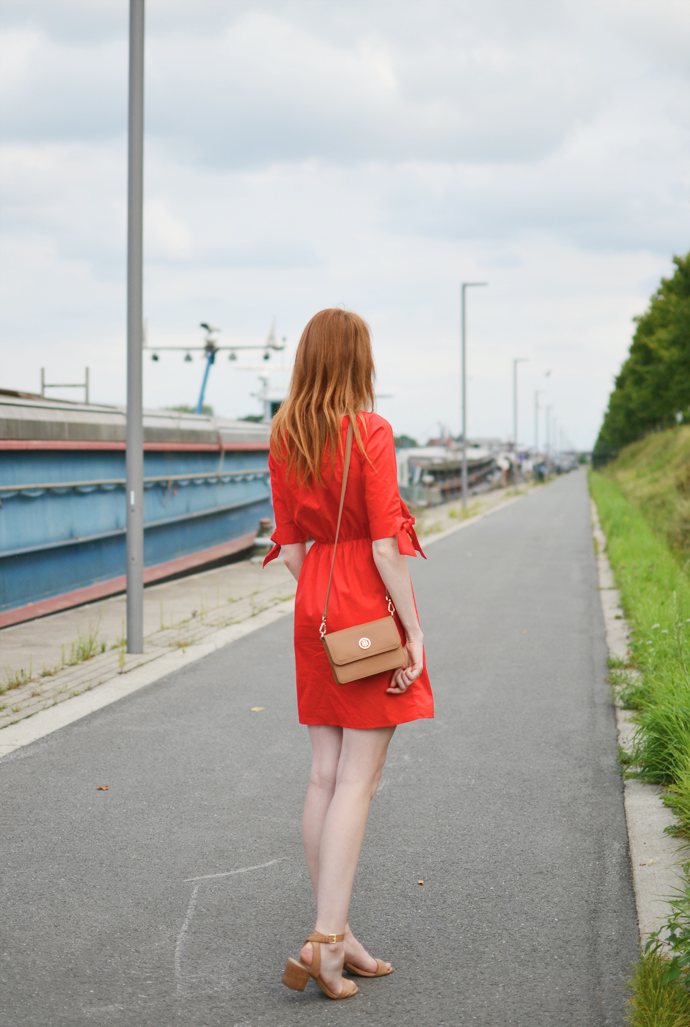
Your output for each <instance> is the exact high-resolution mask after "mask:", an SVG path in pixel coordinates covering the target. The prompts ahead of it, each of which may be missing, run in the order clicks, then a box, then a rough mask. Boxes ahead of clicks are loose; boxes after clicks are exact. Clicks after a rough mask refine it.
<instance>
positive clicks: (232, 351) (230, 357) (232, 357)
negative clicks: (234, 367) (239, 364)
mask: <svg viewBox="0 0 690 1027" xmlns="http://www.w3.org/2000/svg"><path fill="white" fill-rule="evenodd" d="M228 360H237V354H236V353H235V351H234V349H231V350H230V356H229V357H228Z"/></svg>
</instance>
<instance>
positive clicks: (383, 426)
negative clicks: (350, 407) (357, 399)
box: [359, 410, 393, 436]
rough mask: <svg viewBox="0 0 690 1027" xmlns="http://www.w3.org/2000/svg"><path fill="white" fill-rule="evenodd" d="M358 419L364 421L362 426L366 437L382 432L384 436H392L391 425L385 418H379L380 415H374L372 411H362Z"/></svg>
mask: <svg viewBox="0 0 690 1027" xmlns="http://www.w3.org/2000/svg"><path fill="white" fill-rule="evenodd" d="M359 417H360V418H362V419H363V420H364V426H365V428H366V431H367V435H368V436H371V435H373V434H374V433H379V432H382V433H383V434H385V435H392V434H393V429H392V427H391V425H390V424H389V423H388V421H387V420H386V418H385V417H381V414H375V413H374V412H373V411H372V410H363V411H362V412H361V413H360V414H359Z"/></svg>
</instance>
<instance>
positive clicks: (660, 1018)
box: [628, 952, 690, 1027]
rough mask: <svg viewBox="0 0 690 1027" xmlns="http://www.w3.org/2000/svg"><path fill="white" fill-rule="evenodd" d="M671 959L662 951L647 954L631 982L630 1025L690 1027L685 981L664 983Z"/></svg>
mask: <svg viewBox="0 0 690 1027" xmlns="http://www.w3.org/2000/svg"><path fill="white" fill-rule="evenodd" d="M666 966H667V960H666V959H664V957H663V956H662V955H661V953H659V952H648V953H647V954H645V955H643V956H642V958H641V959H640V962H639V963H638V964H637V966H636V967H635V971H634V974H633V976H632V979H631V981H630V985H631V990H632V993H633V997H632V999H631V1002H630V1012H629V1014H628V1023H629V1024H630V1027H688V1023H690V1019H688V1018H689V1017H690V994H689V993H688V991H687V989H686V988H685V987H684V986H683V984H681V983H679V982H678V981H672V982H670V983H668V984H662V983H661V981H662V978H663V975H664V971H665V969H666Z"/></svg>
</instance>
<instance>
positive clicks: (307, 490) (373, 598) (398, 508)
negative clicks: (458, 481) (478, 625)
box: [264, 413, 434, 728]
mask: <svg viewBox="0 0 690 1027" xmlns="http://www.w3.org/2000/svg"><path fill="white" fill-rule="evenodd" d="M358 423H359V426H360V431H361V434H362V441H363V443H364V445H365V448H366V451H367V456H368V457H369V460H366V459H365V458H364V457H363V455H362V453H361V451H360V449H359V446H358V445H357V442H356V440H355V441H354V442H353V445H352V457H351V460H350V472H349V476H348V480H347V489H346V492H345V506H344V508H343V519H342V522H341V525H340V535H339V537H338V549H337V553H336V558H335V569H334V571H333V584H332V586H331V596H330V600H329V604H328V631H329V632H330V631H339V630H340V629H341V628H348V627H352V626H353V625H355V624H363V623H366V622H367V621H371V620H376V619H377V618H379V617H385V616H386V615H387V613H388V604H387V602H386V587H385V585H384V583H383V581H382V579H381V575H380V574H379V572H378V570H377V568H376V564H375V563H374V557H373V554H372V548H371V541H372V539H376V538H390V537H392V536H393V535H396V536H397V538H398V549H399V550H400V552H401V553H404V554H405V555H407V556H416V553H415V549H416V550H417V551H418V552H419V553H421V554H422V556H424V554H423V553H422V550H421V547H420V545H419V542H418V540H417V536H416V534H415V531H414V527H413V524H414V518H412V517H411V516H410V513H409V510H408V509H407V507H406V506H405V504H404V503H403V501H402V499H401V498H400V493H399V491H398V482H397V468H396V460H395V445H394V443H393V431H392V429H391V426H390V425H389V424H388V422H387V421H385V420H384V419H383V417H379V415H378V414H371V413H362V414H360V415H359V421H358ZM346 434H347V418H343V425H342V440H343V446H342V448H341V449H340V450H339V453H338V456H337V458H336V462H335V468H334V472H333V473H332V474H331V471H330V460H327V461H326V463H325V465H324V467H325V470H324V478H325V483H324V485H321V486H316V487H308V486H306V485H299V484H298V483H297V482H296V481H295V479H294V476H291V478H290V480H289V481H288V480H287V477H286V464H285V463H284V462H278V461H277V460H275V459H274V457H273V456H272V455H271V457H270V458H269V467H270V469H271V485H272V488H273V509H274V511H275V518H276V530H275V532H274V533H273V536H272V539H273V541H274V542H275V543H276V545H275V546H274V548H273V549H272V550H271V552H270V553H269V554H268V556H267V557H266V560H265V561H264V565H265V564H266V563H268V562H269V561H270V560H274V559H275V558H276V557H277V556H278V554H279V552H280V547H281V546H284V545H290V544H294V543H296V542H307V541H308V539H310V538H311V539H313V540H314V544H313V545H312V546H311V548H310V549H309V552H308V553H307V556H306V559H305V561H304V564H303V565H302V570H301V572H300V576H299V583H298V585H297V596H296V600H295V663H296V669H297V704H298V708H299V720H300V724H332V725H337V726H339V727H348V728H374V727H388V726H391V725H393V724H404V723H406V722H407V721H410V720H419V719H421V718H424V717H433V715H434V700H433V696H432V694H431V684H430V682H429V675H428V674H427V670H426V661H425V664H424V670H423V671H422V674H421V675H420V677H418V678H417V680H416V681H415V682H414V683H413V684H412V685H410V687H409V688H408V689H407V691H406V692H404V693H403V694H402V695H389V694H387V692H386V689H387V688H388V687H389V685H390V680H391V676H392V671H387V672H386V673H383V674H375V675H372V677H368V678H361V679H359V680H358V681H352V682H350V683H349V684H347V685H339V684H337V683H336V682H335V680H334V679H333V674H332V672H331V667H330V664H329V662H328V658H327V656H326V653H325V650H324V648H323V643H322V642H321V638H320V637H319V625H320V623H321V617H322V614H323V606H324V601H325V598H326V587H327V585H328V572H329V569H330V562H331V557H332V554H333V542H334V540H335V528H336V524H337V520H338V507H339V505H340V490H341V486H342V480H343V453H344V445H345V436H346ZM369 461H371V463H370V462H369ZM413 547H414V548H413ZM396 622H397V625H398V629H399V631H400V635H401V638H402V639H403V640H404V632H403V629H402V626H401V624H400V620H399V619H398V617H397V614H396Z"/></svg>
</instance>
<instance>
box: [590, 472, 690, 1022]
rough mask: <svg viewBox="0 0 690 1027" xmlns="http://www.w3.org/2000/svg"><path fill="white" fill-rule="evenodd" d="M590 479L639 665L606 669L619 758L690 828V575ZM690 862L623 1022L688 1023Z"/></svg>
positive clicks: (629, 506) (637, 515) (638, 973)
mask: <svg viewBox="0 0 690 1027" xmlns="http://www.w3.org/2000/svg"><path fill="white" fill-rule="evenodd" d="M590 487H591V491H592V495H593V498H594V500H595V502H596V504H597V510H598V513H599V517H600V520H601V523H602V527H603V530H604V533H605V535H606V537H607V544H606V548H607V553H608V557H609V561H610V563H611V567H612V569H613V572H614V575H615V577H616V583H617V585H618V588H619V590H620V595H621V604H622V607H623V609H624V611H625V614H626V616H627V618H628V620H629V623H630V627H631V629H632V643H631V662H632V663H633V665H634V667H635V668H636V670H637V671H638V673H639V676H637V675H632V674H628V675H626V674H625V673H624V668H620V667H614V668H612V673H611V678H610V680H611V683H612V685H613V686H614V688H616V696H617V698H618V700H619V702H621V703H622V704H623V705H625V706H626V707H627V708H628V709H632V710H634V723H635V725H636V732H635V735H634V738H633V743H632V748H631V751H630V752H623V753H621V754H620V759H621V762H622V763H623V765H624V767H625V768H626V769H625V773H626V775H627V776H635V777H639V778H641V779H642V780H644V781H650V782H654V783H656V784H661V785H664V786H665V793H664V797H663V801H664V803H665V804H666V805H667V806H668V807H669V808H670V809H671V810H672V811H673V813H674V814H675V815H676V817H677V818H678V820H679V826H678V827H677V828H676V829H675V830H673V831H672V833H674V834H679V835H683V836H686V837H690V577H688V574H687V572H686V571H685V569H684V567H683V561H682V560H681V559H679V556H678V550H677V549H676V550H675V551H674V550H672V549H671V547H670V546H669V543H668V542H667V541H666V538H665V537H664V535H663V534H662V533H661V532H660V533H659V534H655V533H654V531H653V530H652V527H651V526H650V524H649V523H648V521H647V519H646V517H645V516H644V515H643V513H642V512H641V511H640V510H638V509H637V508H636V507H635V506H634V505H633V503H632V502H631V500H630V499H628V498H627V497H626V496H625V494H624V493H623V490H622V488H621V487H620V486H619V485H618V484H617V483H616V482H615V481H614V480H612V478H611V477H608V476H607V475H604V474H601V473H592V474H591V475H590ZM655 526H656V527H657V530H659V526H658V525H655ZM689 870H690V864H686V865H685V873H686V884H685V886H684V890H683V891H682V892H681V893H679V895H677V896H674V897H673V898H672V899H670V900H669V901H670V902H671V906H672V910H673V912H672V915H671V917H670V918H669V920H668V921H667V923H666V924H665V925H664V927H663V928H662V934H664V933H665V932H671V940H672V950H671V951H672V956H671V958H670V959H669V957H668V956H667V955H666V954H665V951H664V950H663V949H662V947H661V946H660V944H657V943H658V942H659V938H658V936H657V938H656V939H654V940H653V941H652V944H651V945H650V946H649V947H648V950H647V951H646V953H645V954H644V955H643V958H642V960H641V962H640V963H639V964H638V966H637V968H636V970H635V974H634V977H633V982H632V986H633V989H634V998H633V1001H632V1004H631V1014H630V1017H631V1018H630V1021H629V1022H630V1023H631V1024H632V1025H634V1027H665V1025H666V1024H668V1025H670V1027H671V1025H672V1027H676V1025H677V1027H680V1025H681V1024H683V1025H685V1024H687V1023H689V1022H690V1020H689V1019H688V1015H689V1014H690V990H689V989H690V977H689V976H688V969H687V968H688V967H689V966H690V880H688V879H687V874H688V871H689ZM674 925H675V926H674ZM675 970H678V971H679V972H678V973H677V974H676V975H675V976H670V971H674V972H675Z"/></svg>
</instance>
